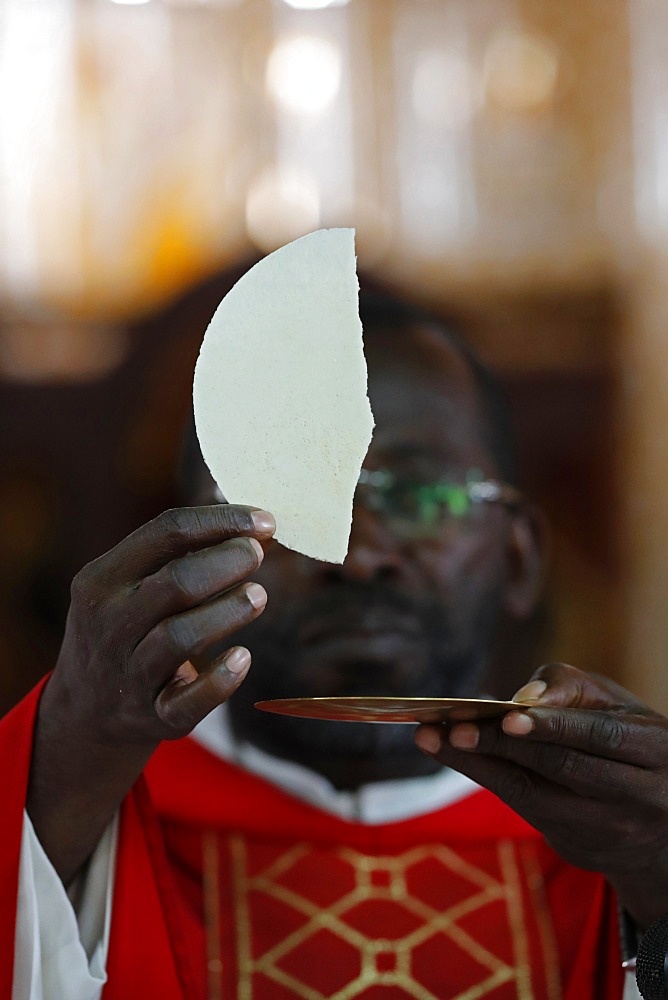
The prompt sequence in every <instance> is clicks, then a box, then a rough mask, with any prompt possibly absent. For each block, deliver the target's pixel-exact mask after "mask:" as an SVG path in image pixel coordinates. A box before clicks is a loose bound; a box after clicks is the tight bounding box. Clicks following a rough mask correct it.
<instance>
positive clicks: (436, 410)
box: [0, 299, 668, 1000]
mask: <svg viewBox="0 0 668 1000" xmlns="http://www.w3.org/2000/svg"><path fill="white" fill-rule="evenodd" d="M362 320H363V324H364V328H365V346H366V353H367V358H368V363H369V391H370V397H371V403H372V408H373V412H374V416H375V419H376V430H375V433H374V438H373V441H372V444H371V447H370V449H369V454H368V456H367V459H366V461H365V470H366V471H365V473H364V474H363V476H362V477H361V484H360V488H359V490H358V496H357V500H356V505H355V512H354V519H353V527H352V534H351V540H350V548H349V553H348V557H347V559H346V561H345V562H344V564H343V566H341V567H338V566H331V565H327V564H321V563H317V562H315V561H313V560H309V559H307V558H305V557H303V556H300V555H298V554H295V553H293V552H289V551H287V550H285V549H282V548H281V547H279V546H278V545H276V544H272V543H271V535H272V533H273V528H274V525H273V519H272V517H271V515H270V514H268V513H267V512H264V511H258V510H252V509H249V508H241V507H232V506H228V505H215V506H199V507H195V508H186V509H182V510H177V511H171V512H167V513H166V514H163V515H161V516H160V517H159V518H157V519H156V520H155V521H153V522H151V523H150V524H148V525H145V526H144V527H142V528H140V529H139V530H138V531H137V532H135V533H134V534H133V535H131V536H130V537H129V538H127V539H125V540H124V541H123V542H121V543H120V545H118V546H117V547H116V548H115V549H113V550H111V552H109V553H107V554H106V555H104V556H102V557H100V559H98V560H96V561H95V562H94V563H92V564H90V565H89V566H88V567H86V568H85V569H84V570H83V571H82V572H81V573H80V574H79V576H78V577H77V578H76V579H75V581H74V584H73V590H72V606H71V610H70V615H69V618H68V623H67V628H66V633H65V638H64V642H63V648H62V652H61V655H60V658H59V660H58V663H57V666H56V669H55V671H54V673H53V675H52V677H51V678H50V679H49V681H48V682H47V683H46V685H45V686H44V687H43V689H42V690H41V698H39V701H38V695H39V692H36V693H34V694H33V695H32V696H31V697H29V698H28V699H27V700H26V702H25V703H24V704H22V705H21V706H19V708H18V709H17V710H15V712H14V713H12V714H11V715H10V716H9V717H8V718H7V719H6V720H5V721H4V723H3V726H2V729H0V740H2V746H3V748H4V749H5V751H6V753H8V752H11V754H12V755H13V760H14V761H16V766H15V767H14V768H13V769H12V775H11V779H10V782H9V785H10V787H9V788H8V800H11V801H10V803H9V804H8V806H7V810H6V811H7V815H6V817H5V822H4V824H3V829H4V831H5V837H6V846H5V850H4V860H3V864H4V868H3V882H2V886H0V888H1V890H2V892H1V893H0V898H2V899H3V901H4V903H5V911H4V913H0V921H1V922H0V933H1V934H2V935H3V937H2V940H3V942H4V947H5V949H6V954H9V952H10V950H11V941H12V940H13V934H14V920H15V907H14V899H15V897H16V893H17V884H18V893H19V906H18V917H17V918H16V919H17V921H18V930H17V933H16V939H17V943H16V972H15V976H14V980H13V982H14V986H13V989H14V998H15V1000H19V997H21V998H22V997H24V996H30V995H31V991H32V996H34V997H38V996H39V997H44V1000H50V998H51V997H62V996H67V997H68V998H69V1000H79V998H81V1000H84V998H86V1000H88V998H91V1000H92V998H94V997H97V996H99V995H100V990H101V988H102V984H103V983H104V980H105V976H108V979H107V982H106V985H105V986H104V994H103V995H104V998H105V1000H109V998H111V1000H115V998H120V997H122V998H124V1000H133V998H139V997H142V998H143V997H147V996H151V997H152V996H156V997H158V996H160V997H166V998H169V1000H171V998H182V997H188V998H190V997H194V998H200V997H208V998H219V997H240V998H241V997H243V998H247V1000H281V998H287V997H305V998H311V1000H316V998H320V997H337V998H341V1000H343V998H344V997H364V998H365V1000H376V998H380V1000H398V998H401V997H421V998H434V997H435V998H437V1000H444V998H454V997H478V996H480V997H482V996H489V997H494V998H495V1000H510V998H519V997H521V998H529V997H533V998H537V1000H544V998H545V1000H547V998H550V1000H553V998H557V997H568V998H570V1000H587V998H595V997H596V998H599V997H605V998H608V997H610V998H615V1000H616V998H621V995H622V988H623V984H622V978H623V977H622V972H621V963H620V955H619V951H618V944H617V927H616V917H617V913H616V902H617V900H618V901H619V902H620V903H621V905H622V906H623V907H625V909H626V910H627V911H628V913H629V914H630V916H631V917H632V918H633V919H634V920H635V921H636V922H637V924H638V925H639V926H640V927H641V928H643V927H645V926H647V925H648V924H649V923H651V922H652V921H653V920H654V919H656V918H657V917H658V916H659V915H660V914H662V913H663V912H665V911H667V910H668V856H667V855H668V847H667V845H668V836H667V834H668V800H667V799H666V795H665V783H666V771H667V769H668V754H667V753H666V750H667V748H668V722H667V720H666V719H665V718H663V717H662V716H659V715H657V714H656V713H653V712H652V711H651V710H650V709H648V708H647V707H646V706H644V705H641V704H639V703H638V702H637V701H636V700H635V699H634V698H633V697H632V696H631V695H629V694H628V693H627V692H625V691H622V690H621V689H620V688H618V687H617V686H616V685H614V684H612V683H611V682H608V681H605V680H603V679H600V678H595V677H591V676H589V675H587V674H584V673H582V672H580V671H578V670H576V669H574V668H570V667H563V666H551V667H547V668H542V669H541V670H540V671H539V672H538V674H537V675H536V676H535V678H534V680H533V681H532V682H531V683H530V684H529V685H528V687H526V688H525V689H524V690H523V691H522V692H521V700H522V701H524V702H533V703H534V704H535V705H536V706H537V707H535V708H534V707H532V708H526V707H518V710H517V711H514V712H511V713H509V714H508V715H506V716H505V718H504V719H503V721H502V722H501V723H500V722H498V721H492V722H488V723H484V724H479V725H474V724H472V723H460V724H457V725H454V726H450V727H448V726H427V727H419V728H418V730H417V733H416V734H414V733H413V732H412V731H411V728H410V727H404V726H391V725H367V726H362V725H352V724H345V723H326V722H322V721H309V720H296V719H289V718H283V717H279V716H269V715H266V714H264V713H259V712H257V711H256V710H255V709H254V708H253V703H254V702H255V701H256V700H258V699H260V698H262V699H265V698H274V697H281V696H305V695H311V696H320V695H343V694H360V695H379V694H385V695H400V696H430V695H434V696H439V695H440V696H467V695H475V694H477V693H479V692H480V689H481V684H482V678H483V677H484V675H485V670H486V666H487V661H488V658H489V654H490V650H491V646H492V643H493V638H494V634H495V631H496V627H497V625H498V623H499V621H500V619H501V618H503V617H504V616H510V617H513V618H516V619H521V618H523V617H525V616H527V615H528V614H529V613H530V612H531V609H532V607H533V605H534V602H535V600H536V596H537V593H538V589H539V585H540V575H541V557H540V544H539V535H540V532H539V530H538V524H537V520H536V518H535V516H534V515H533V514H532V512H531V510H530V508H529V507H528V505H527V504H526V503H525V502H524V501H523V499H522V498H521V496H520V495H519V494H518V493H517V491H516V490H515V489H514V488H513V483H512V481H511V482H505V481H507V480H512V478H513V468H512V462H511V458H510V455H509V453H508V449H507V443H506V435H505V430H504V428H503V427H502V424H501V419H502V418H501V410H500V407H499V405H498V401H497V397H496V394H495V391H494V389H493V387H492V385H491V384H490V382H489V380H488V378H487V376H486V375H485V373H484V371H483V370H482V369H481V368H480V366H479V365H478V363H477V362H476V361H475V359H473V358H472V357H471V355H470V353H469V352H468V351H467V350H466V349H464V348H463V347H462V346H461V345H459V344H458V343H456V342H455V340H454V339H453V338H452V337H451V336H450V335H449V334H448V332H447V331H445V330H443V329H442V328H441V327H439V325H438V324H436V323H435V322H433V321H431V320H428V319H426V318H424V317H421V316H419V315H418V314H412V313H411V312H410V310H407V309H402V308H401V307H399V306H397V305H396V304H394V303H392V302H390V301H387V300H384V299H380V300H371V301H370V302H364V303H363V306H362ZM193 480H194V477H193ZM481 483H484V484H488V485H487V486H486V487H485V488H484V489H482V490H481V488H480V484H481ZM490 484H491V485H490ZM193 485H195V483H194V481H193ZM196 485H197V487H198V489H199V491H200V495H199V498H198V499H199V501H200V502H204V501H205V502H210V501H211V500H212V499H213V497H214V494H213V484H212V483H211V482H210V481H207V479H206V477H205V476H203V475H199V476H198V477H197V483H196ZM484 494H486V495H487V496H488V497H489V499H487V500H485V499H480V497H481V496H482V495H484ZM476 498H477V499H476ZM267 595H269V602H268V603H267ZM265 605H266V610H265ZM249 651H250V652H249ZM251 652H252V656H253V668H252V669H251V670H250V671H249V665H250V659H251V657H250V653H251ZM242 681H243V684H242ZM232 696H233V697H232ZM228 698H229V702H228V703H227V704H226V706H225V709H224V710H223V709H220V708H219V706H220V705H222V703H223V702H226V701H227V699H228ZM209 713H211V714H209ZM33 718H35V720H36V721H35V728H34V739H33V740H32V750H31V734H32V724H33V722H32V720H33ZM194 727H196V732H195V739H188V740H179V739H178V738H180V737H183V736H185V735H186V734H188V733H190V732H191V731H192V730H193V728H194ZM414 740H415V742H416V743H417V746H418V747H419V748H420V750H422V753H421V754H420V753H418V752H417V751H416V749H415V747H414V745H413V741H414ZM443 765H445V768H444V767H443ZM451 769H453V770H451ZM142 771H143V777H141V778H140V775H141V774H142ZM461 775H464V776H466V775H468V776H470V777H471V778H473V779H474V781H475V782H478V783H479V784H480V785H482V786H487V787H489V788H491V789H492V792H493V793H495V794H491V793H489V792H487V791H485V790H483V789H480V788H479V787H478V786H477V785H475V784H473V783H471V782H470V781H468V780H467V779H466V778H465V777H461ZM26 786H27V787H26ZM497 796H498V797H497ZM24 801H25V802H26V805H27V812H28V815H29V817H30V820H31V821H32V827H34V832H33V830H32V828H31V825H30V823H29V822H28V821H27V820H26V821H25V822H23V823H22V819H21V816H22V806H23V802H24ZM504 802H507V803H508V804H509V805H510V806H511V807H512V808H511V809H509V808H508V807H507V806H506V805H504ZM119 807H121V818H120V822H119V823H117V822H116V820H115V818H114V817H116V816H117V814H118V810H119ZM513 810H515V811H513ZM518 814H519V815H518ZM521 817H524V819H523V818H521ZM525 820H527V821H528V822H525ZM542 835H544V838H545V839H544V838H543V836H542ZM545 840H546V841H547V843H546V842H545ZM116 843H117V845H118V846H117V848H116ZM548 844H551V845H552V846H553V847H554V848H555V849H556V851H557V852H558V854H557V853H555V852H554V851H553V850H552V849H551V848H550V847H549V846H548ZM40 845H41V846H40ZM19 852H20V879H19V876H18V874H17V871H18V868H19ZM45 854H46V857H48V859H49V861H47V860H46V857H45V856H44V855H45ZM559 855H561V856H562V857H559ZM563 858H565V859H566V860H565V861H564V860H562V859H563ZM569 862H570V863H569ZM51 865H52V866H53V869H55V872H54V870H53V869H51V867H50V866H51ZM114 865H115V871H114ZM574 865H576V866H578V867H573V866H574ZM55 873H57V877H56V874H55ZM35 882H36V883H37V884H38V885H39V886H40V888H39V891H38V892H37V894H36V895H35V894H34V890H33V888H32V887H33V885H34V883H35ZM47 884H48V885H49V886H50V889H48V890H47V889H44V888H43V887H44V886H46V885H47ZM112 885H113V905H112V898H111V887H112ZM63 886H67V887H68V893H69V897H70V900H71V901H72V904H73V906H74V908H75V909H76V911H77V919H78V923H77V922H76V921H75V918H74V915H73V912H72V905H71V904H70V902H68V900H67V898H66V897H65V892H64V889H63ZM50 893H53V898H51V895H49V894H50ZM110 912H113V918H112V919H111V929H109V914H110ZM79 938H80V939H81V940H79ZM54 939H55V940H54ZM8 964H9V965H11V963H8ZM0 974H1V975H4V980H1V979H0V996H1V997H3V1000H4V997H5V996H7V997H9V996H10V995H11V993H10V991H11V989H12V986H11V985H10V984H11V983H12V978H11V977H12V973H11V970H10V971H9V972H7V971H5V972H4V973H3V972H1V970H0ZM17 983H18V985H17ZM3 990H4V992H2V991H3ZM21 991H23V992H21Z"/></svg>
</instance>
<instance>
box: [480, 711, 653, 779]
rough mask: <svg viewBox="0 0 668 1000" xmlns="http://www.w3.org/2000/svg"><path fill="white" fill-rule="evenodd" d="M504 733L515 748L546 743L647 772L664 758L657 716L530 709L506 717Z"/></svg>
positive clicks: (490, 738) (487, 739) (490, 737)
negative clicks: (629, 765) (521, 744)
mask: <svg viewBox="0 0 668 1000" xmlns="http://www.w3.org/2000/svg"><path fill="white" fill-rule="evenodd" d="M502 728H503V732H504V733H505V734H506V735H507V736H508V737H509V738H510V739H511V740H513V742H514V743H515V744H516V745H517V744H519V743H524V742H526V744H528V745H529V747H530V748H531V746H532V745H533V746H534V748H535V744H536V743H547V744H552V745H554V746H555V747H561V748H565V749H569V750H578V751H582V752H584V753H587V754H591V755H594V756H596V757H601V758H605V759H608V760H612V761H620V762H624V763H626V764H633V765H635V766H636V767H640V768H645V769H653V768H657V767H661V766H663V765H664V764H665V761H666V757H667V756H668V719H665V718H663V717H661V716H653V715H652V716H644V715H626V714H621V713H616V712H607V711H601V710H598V711H590V710H588V709H582V708H578V709H568V708H563V709H560V708H542V707H541V708H538V707H535V708H534V707H532V708H531V709H526V710H524V711H517V712H509V713H508V715H506V716H505V717H504V719H503V721H502ZM518 737H519V738H520V739H519V740H518V739H517V738H518ZM484 739H485V742H487V741H489V740H492V739H493V737H492V736H491V735H490V734H489V733H487V734H486V735H485V738H484ZM530 752H532V751H531V749H529V753H530Z"/></svg>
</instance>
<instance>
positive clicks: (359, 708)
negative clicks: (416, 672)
mask: <svg viewBox="0 0 668 1000" xmlns="http://www.w3.org/2000/svg"><path fill="white" fill-rule="evenodd" d="M521 707H522V703H521V702H516V701H496V700H495V699H492V698H393V697H388V696H380V695H379V696H371V695H370V696H369V697H359V696H344V697H324V698H274V699H271V700H269V701H257V702H255V708H257V709H259V710H260V711H261V712H271V713H273V714H275V715H290V716H293V717H294V718H301V719H320V720H323V721H330V722H376V723H384V722H385V723H391V722H393V723H406V724H409V723H413V724H416V723H424V722H447V721H456V722H467V721H474V720H475V719H484V718H495V717H499V716H501V715H505V713H506V712H511V711H513V709H518V708H521Z"/></svg>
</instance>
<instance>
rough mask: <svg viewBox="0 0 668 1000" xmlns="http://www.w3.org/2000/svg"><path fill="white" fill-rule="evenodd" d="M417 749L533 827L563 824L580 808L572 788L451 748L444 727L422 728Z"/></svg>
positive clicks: (504, 762)
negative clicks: (475, 784) (485, 792)
mask: <svg viewBox="0 0 668 1000" xmlns="http://www.w3.org/2000/svg"><path fill="white" fill-rule="evenodd" d="M415 743H416V746H417V747H418V748H419V749H420V750H422V751H423V753H426V754H428V755H429V756H432V757H435V758H436V759H437V760H438V761H440V763H441V764H444V765H445V766H446V767H451V768H453V769H454V770H455V771H459V772H460V773H461V774H465V775H466V776H467V777H469V778H471V780H472V781H475V782H476V783H477V784H478V785H482V786H483V787H484V788H488V789H489V790H490V791H491V792H493V793H494V794H495V795H498V797H499V798H500V799H501V800H502V801H503V802H505V803H506V804H507V805H509V806H510V807H511V809H513V810H514V811H515V812H517V813H519V814H520V816H523V817H524V819H526V820H527V821H528V822H529V823H531V824H532V825H533V826H538V827H540V824H541V823H550V822H562V821H563V818H564V816H569V815H572V814H573V810H574V809H575V808H576V807H577V808H579V807H580V806H579V803H580V799H579V797H578V796H577V795H576V794H575V793H574V792H572V791H570V790H569V789H568V788H565V787H562V786H560V785H554V784H552V783H550V782H549V781H547V780H546V779H544V778H542V777H541V776H540V775H537V774H535V773H532V772H531V771H528V770H526V769H525V768H523V767H521V766H520V765H519V764H516V763H514V762H513V761H508V760H502V759H500V758H496V757H488V756H486V755H483V754H477V753H470V752H467V751H465V750H459V749H457V748H456V747H453V746H451V745H450V744H449V743H448V741H447V740H446V739H444V732H443V727H441V726H431V725H429V726H427V725H423V726H418V728H417V730H416V732H415Z"/></svg>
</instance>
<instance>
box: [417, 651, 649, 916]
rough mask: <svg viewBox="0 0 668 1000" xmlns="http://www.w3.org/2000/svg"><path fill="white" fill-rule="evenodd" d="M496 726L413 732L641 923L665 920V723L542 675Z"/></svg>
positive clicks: (618, 700)
mask: <svg viewBox="0 0 668 1000" xmlns="http://www.w3.org/2000/svg"><path fill="white" fill-rule="evenodd" d="M513 700H515V701H518V702H527V703H529V702H530V703H531V707H526V708H520V707H519V706H518V710H517V711H514V712H510V713H508V714H507V715H506V716H505V717H504V719H503V720H502V722H501V723H499V722H498V721H485V722H480V723H478V724H473V723H457V724H455V725H452V726H451V727H448V726H433V725H429V726H420V727H418V729H417V732H416V737H415V739H416V744H417V746H418V747H419V748H420V749H421V750H423V751H424V752H425V753H429V754H431V755H433V756H435V757H437V758H438V760H440V761H441V763H443V764H445V765H447V766H448V767H452V768H455V769H456V770H458V771H461V772H463V773H464V774H467V775H468V776H469V777H470V778H472V779H473V780H474V781H476V782H478V783H479V784H481V785H484V786H486V787H487V788H489V789H490V790H491V791H492V792H494V793H495V794H496V795H498V796H499V798H501V799H502V800H503V801H504V802H507V803H508V805H509V806H511V808H513V809H514V810H515V811H516V812H518V813H519V814H520V815H521V816H523V817H524V818H525V819H526V820H527V821H528V822H529V823H531V824H532V825H533V826H535V827H536V828H537V829H538V830H540V831H541V832H542V833H543V834H544V836H545V838H546V840H547V841H548V842H549V843H550V844H551V846H552V847H553V848H554V849H555V850H556V851H557V852H558V853H559V854H560V855H561V856H562V857H564V858H566V860H568V861H570V862H571V863H572V864H574V865H577V866H578V867H580V868H586V869H590V870H593V871H600V872H603V873H604V874H605V875H606V876H607V878H608V879H609V881H610V882H611V883H612V884H613V885H614V886H615V887H616V889H617V891H618V894H619V897H620V900H621V902H622V904H623V905H624V906H625V907H626V908H627V910H628V911H629V912H630V913H631V915H632V916H633V917H634V918H635V920H636V921H637V923H638V924H639V925H640V926H641V927H642V928H644V927H647V926H648V925H649V924H650V923H652V921H654V920H655V919H657V918H658V917H659V916H661V915H662V914H664V913H666V912H668V719H666V718H665V717H664V716H662V715H659V714H658V713H656V712H654V711H652V710H651V709H650V708H648V707H647V706H646V705H644V704H643V703H642V702H639V701H638V700H637V699H636V698H634V696H633V695H631V694H629V692H628V691H625V690H624V689H623V688H621V687H619V685H617V684H615V683H613V682H612V681H610V680H606V679H605V678H602V677H598V676H595V675H592V674H586V673H583V672H582V671H580V670H577V669H575V668H574V667H569V666H565V665H563V664H553V665H550V666H546V667H542V668H541V669H540V670H538V671H537V673H536V674H535V675H534V677H533V679H532V680H531V681H530V682H529V684H527V685H525V687H524V688H522V689H520V691H518V692H517V694H516V695H515V698H514V699H513Z"/></svg>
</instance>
